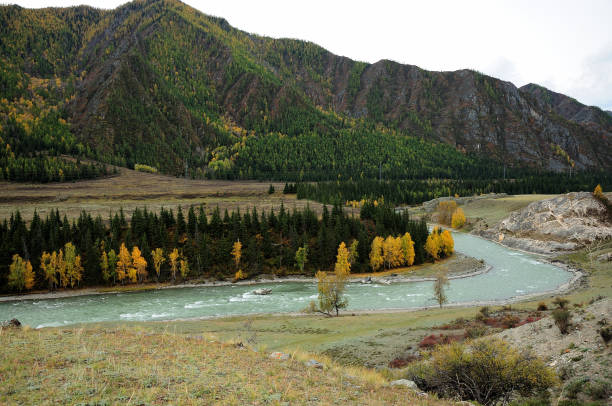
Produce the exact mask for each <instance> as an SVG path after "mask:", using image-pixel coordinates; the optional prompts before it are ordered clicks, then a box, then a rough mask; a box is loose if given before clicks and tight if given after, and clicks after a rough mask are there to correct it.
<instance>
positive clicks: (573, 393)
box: [563, 378, 588, 399]
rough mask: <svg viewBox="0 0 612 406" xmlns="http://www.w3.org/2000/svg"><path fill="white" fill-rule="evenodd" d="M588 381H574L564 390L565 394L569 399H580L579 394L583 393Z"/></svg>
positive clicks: (585, 379) (583, 379) (584, 379)
mask: <svg viewBox="0 0 612 406" xmlns="http://www.w3.org/2000/svg"><path fill="white" fill-rule="evenodd" d="M587 381H588V379H587V378H579V379H574V380H573V381H571V382H569V383H568V384H567V385H565V388H564V389H563V393H564V394H565V396H566V397H567V398H569V399H576V398H577V397H578V394H579V393H581V392H582V390H583V389H584V386H585V384H586V383H587Z"/></svg>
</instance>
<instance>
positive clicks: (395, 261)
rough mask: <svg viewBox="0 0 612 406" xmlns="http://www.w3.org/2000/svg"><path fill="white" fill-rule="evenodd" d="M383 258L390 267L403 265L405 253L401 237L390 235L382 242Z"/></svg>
mask: <svg viewBox="0 0 612 406" xmlns="http://www.w3.org/2000/svg"><path fill="white" fill-rule="evenodd" d="M382 248H383V260H384V263H385V266H386V267H387V268H388V269H392V268H397V267H398V266H401V265H402V262H403V258H404V256H403V254H402V246H401V242H400V239H399V237H398V238H396V237H393V236H391V235H390V236H388V237H387V238H385V240H384V241H383V244H382Z"/></svg>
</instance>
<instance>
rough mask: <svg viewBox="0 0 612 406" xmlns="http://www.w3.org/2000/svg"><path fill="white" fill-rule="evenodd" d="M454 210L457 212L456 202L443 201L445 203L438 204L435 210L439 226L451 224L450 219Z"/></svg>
mask: <svg viewBox="0 0 612 406" xmlns="http://www.w3.org/2000/svg"><path fill="white" fill-rule="evenodd" d="M455 210H457V202H456V201H454V200H445V201H442V202H440V203H438V209H437V217H438V222H439V223H440V224H447V225H449V224H450V223H451V217H452V215H453V213H454V212H455Z"/></svg>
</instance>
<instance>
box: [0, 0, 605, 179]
mask: <svg viewBox="0 0 612 406" xmlns="http://www.w3.org/2000/svg"><path fill="white" fill-rule="evenodd" d="M0 60H1V61H2V67H1V68H0V91H1V94H2V97H0V100H1V102H0V125H1V126H2V130H1V131H2V132H1V133H0V137H1V138H2V140H3V141H2V143H3V144H9V142H8V141H9V140H12V141H14V142H17V143H18V144H20V145H22V148H21V150H22V152H21V153H20V154H17V155H19V156H27V157H32V156H40V155H41V154H49V152H52V153H58V152H59V153H68V154H72V155H82V156H87V157H90V158H94V159H98V160H101V161H103V162H108V163H115V164H120V165H127V166H132V165H133V164H135V163H144V164H149V165H152V166H154V167H157V168H158V169H160V170H162V171H164V172H166V173H172V174H179V173H184V172H185V170H187V171H189V172H190V173H191V174H192V175H195V176H204V175H207V176H228V177H242V178H246V177H270V176H279V174H281V175H283V176H285V177H288V178H292V179H336V178H339V177H340V178H347V177H376V176H377V175H379V174H380V173H381V172H382V173H383V175H385V176H386V177H394V178H401V177H421V178H424V177H432V176H434V177H459V176H472V177H476V176H485V177H486V176H489V177H491V176H498V175H501V172H500V170H501V169H500V168H502V167H503V165H499V162H503V163H504V164H507V165H508V166H514V167H519V166H522V167H524V166H528V167H533V168H539V169H544V170H550V169H552V170H558V171H564V170H568V169H569V167H570V166H575V167H576V168H577V169H609V168H611V167H612V154H611V153H610V152H611V151H612V139H611V138H610V134H609V132H604V133H601V132H600V131H598V130H597V129H596V128H593V127H592V126H589V125H587V124H585V123H582V122H577V121H572V120H571V118H568V117H565V116H563V115H561V114H558V113H555V112H554V111H551V109H549V108H547V106H545V105H542V104H541V103H539V102H538V100H537V99H535V98H534V97H532V96H531V95H530V94H527V93H526V92H524V91H519V90H518V89H517V88H516V87H515V86H513V85H512V84H511V83H508V82H503V81H500V80H497V79H494V78H491V77H488V76H485V75H482V74H479V73H477V72H474V71H469V70H462V71H457V72H429V71H425V70H422V69H420V68H418V67H415V66H410V65H401V64H398V63H395V62H390V61H380V62H377V63H375V64H366V63H362V62H355V61H352V60H350V59H348V58H345V57H340V56H336V55H334V54H332V53H330V52H328V51H326V50H325V49H323V48H321V47H319V46H317V45H315V44H312V43H308V42H303V41H298V40H289V39H271V38H266V37H260V36H256V35H251V34H248V33H245V32H243V31H240V30H237V29H235V28H233V27H231V26H230V25H229V24H228V23H227V22H226V21H225V20H223V19H220V18H216V17H210V16H206V15H204V14H202V13H200V12H198V11H197V10H195V9H193V8H190V7H189V6H187V5H185V4H183V3H180V2H179V1H176V0H148V1H135V2H132V3H128V4H126V5H124V6H121V7H119V8H117V9H115V10H110V11H102V10H96V9H92V8H89V7H76V8H67V9H56V8H48V9H38V10H30V9H23V8H20V7H18V6H2V7H0ZM41 123H46V124H45V127H44V128H40V127H41V125H42V124H41ZM37 128H38V130H37ZM18 132H23V133H24V134H25V135H21V136H17V135H16V134H17V133H18ZM24 140H25V141H24ZM440 142H441V143H440ZM11 148H13V146H12V145H11ZM3 149H4V151H5V152H4V153H5V155H6V157H5V161H6V162H9V161H10V159H11V156H10V154H8V153H6V148H5V147H3ZM13 149H14V148H13ZM0 158H1V157H0ZM9 163H10V162H9ZM9 163H6V165H4V166H7V165H9ZM497 172H500V173H499V174H498V173H497Z"/></svg>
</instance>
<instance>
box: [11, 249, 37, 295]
mask: <svg viewBox="0 0 612 406" xmlns="http://www.w3.org/2000/svg"><path fill="white" fill-rule="evenodd" d="M8 286H9V287H10V288H13V289H15V290H17V291H19V292H21V291H22V290H24V289H25V290H30V289H32V288H33V287H34V271H32V264H31V263H30V261H24V260H23V258H21V256H19V254H15V255H13V262H12V263H11V265H10V266H9V275H8Z"/></svg>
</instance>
